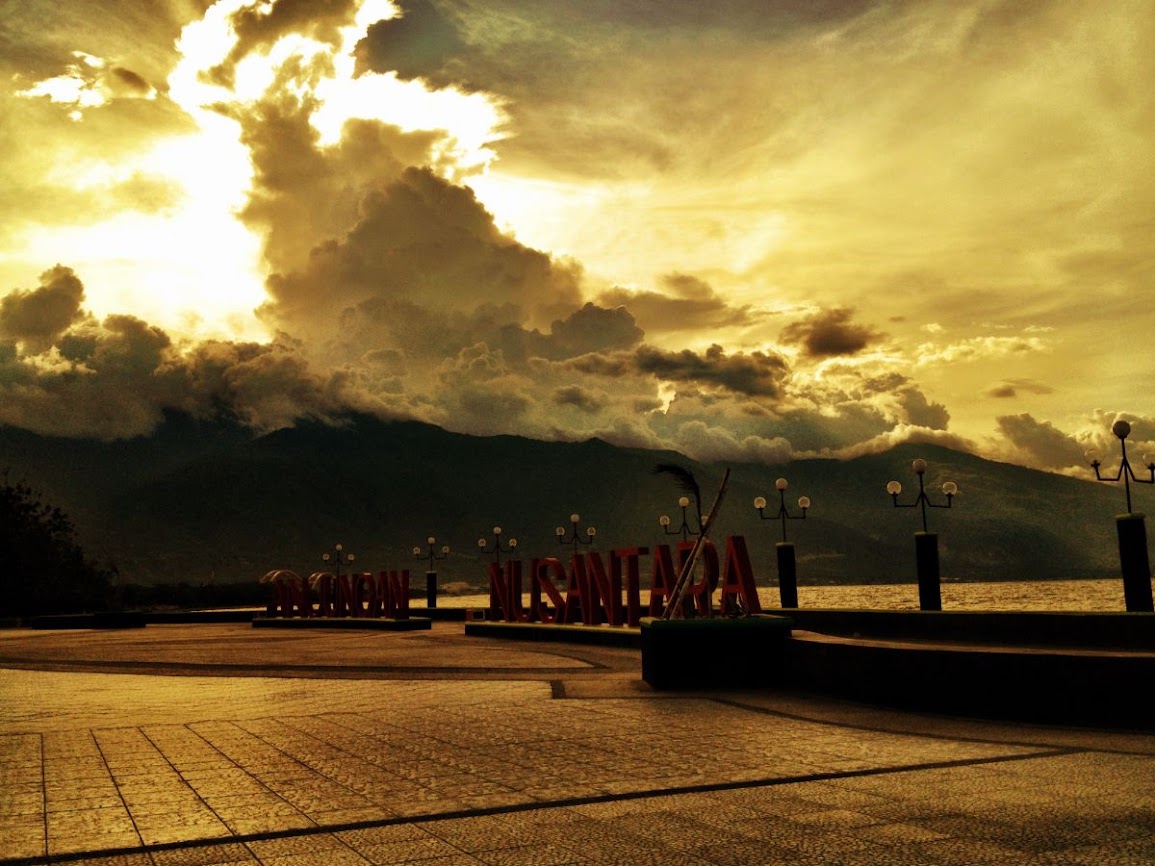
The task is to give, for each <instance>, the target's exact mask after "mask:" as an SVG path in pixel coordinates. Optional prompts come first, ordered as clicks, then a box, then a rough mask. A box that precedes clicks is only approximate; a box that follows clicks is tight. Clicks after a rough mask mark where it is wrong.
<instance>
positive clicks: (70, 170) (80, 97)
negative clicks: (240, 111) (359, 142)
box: [23, 0, 503, 339]
mask: <svg viewBox="0 0 1155 866" xmlns="http://www.w3.org/2000/svg"><path fill="white" fill-rule="evenodd" d="M253 5H254V3H253V2H252V0H220V2H217V3H216V4H214V5H213V6H211V7H210V8H209V9H208V10H207V11H206V12H205V15H204V17H203V18H202V19H201V20H199V21H195V22H193V23H191V24H189V25H188V26H186V27H185V28H184V30H183V31H182V33H181V36H180V39H179V40H178V42H177V46H176V47H177V51H178V53H179V55H180V61H179V63H178V64H177V66H176V67H175V69H174V70H173V72H172V74H171V75H170V77H169V81H168V85H169V87H168V95H169V98H171V99H172V100H173V101H174V102H176V103H177V104H178V105H179V106H180V107H181V108H182V109H183V110H184V111H185V112H186V113H187V114H188V115H189V116H190V117H191V118H192V119H193V120H194V121H195V122H196V125H197V130H196V132H194V133H192V134H189V135H184V136H178V137H170V138H167V139H165V140H162V141H160V142H159V143H157V144H155V145H153V146H152V147H151V148H149V149H146V150H143V151H141V152H138V153H137V154H135V155H134V157H133V158H132V160H131V161H130V162H128V163H121V164H113V163H109V162H108V161H95V160H94V161H91V162H87V163H83V164H70V165H62V166H60V167H59V168H58V170H57V175H58V179H59V180H61V181H62V182H65V183H67V184H68V185H69V186H71V187H72V188H73V189H76V190H78V191H81V190H85V189H91V188H97V187H102V186H104V187H107V186H109V185H113V184H115V183H118V182H123V181H125V180H128V179H130V178H132V177H133V176H146V177H149V178H155V179H160V180H162V181H163V182H164V183H166V184H167V185H169V187H170V190H171V191H172V197H173V200H174V204H173V205H172V207H170V208H168V209H167V210H164V211H163V212H160V213H151V214H144V213H139V212H124V213H120V214H117V215H114V216H111V217H109V218H107V219H104V220H102V221H98V222H95V223H90V224H87V225H83V226H70V227H63V228H55V229H42V230H39V231H37V232H35V233H34V234H33V236H31V237H30V238H29V241H28V244H27V247H26V251H27V252H28V253H29V254H30V255H31V256H35V257H37V258H39V259H40V260H43V261H48V262H53V261H62V262H66V263H67V264H69V265H70V266H71V267H73V268H74V269H75V270H76V271H77V272H78V273H79V274H80V275H81V277H82V279H83V280H84V282H85V285H86V292H87V305H88V306H89V307H90V308H91V309H92V311H93V312H94V313H95V314H96V315H98V316H104V315H107V314H109V313H114V312H119V313H125V312H127V313H132V314H134V315H137V316H140V317H141V318H144V319H146V320H148V321H150V322H152V323H155V324H157V325H160V326H161V327H164V328H166V329H168V330H170V331H171V332H173V333H174V334H176V335H180V336H186V337H195V338H203V337H210V336H222V337H224V336H227V337H230V338H234V339H236V338H244V339H264V338H266V337H267V333H266V332H265V330H264V328H263V326H262V325H261V323H260V322H259V321H258V320H257V319H256V318H255V316H254V315H253V310H254V309H255V308H256V307H257V306H259V305H260V304H261V303H262V302H263V301H264V300H265V299H266V295H265V291H264V278H265V274H264V272H263V268H262V260H261V238H260V237H259V236H258V235H256V234H254V233H253V232H252V231H251V230H250V229H249V228H248V227H246V226H245V225H244V224H243V223H241V222H240V221H239V219H238V218H237V213H238V211H239V209H240V208H241V207H243V206H244V204H245V202H246V200H247V196H248V193H249V190H250V189H251V187H252V182H253V167H252V162H251V159H250V154H249V152H248V149H247V147H246V146H245V145H244V144H243V142H242V141H241V129H240V125H239V123H237V122H236V121H234V120H232V119H229V118H226V117H224V116H223V115H222V114H221V113H220V112H219V111H218V110H217V108H218V107H219V106H221V105H244V104H249V103H252V102H254V101H257V100H259V99H261V98H264V97H266V96H268V95H270V94H272V93H273V91H274V88H281V89H282V92H288V93H292V94H294V95H296V96H298V97H307V98H310V99H312V100H314V101H315V102H316V103H317V105H318V106H319V107H318V109H317V111H316V112H315V114H314V116H313V118H312V122H313V124H314V126H315V127H316V128H317V130H318V132H319V133H320V134H321V143H322V146H327V145H332V144H334V143H336V142H337V141H339V139H340V135H341V129H342V127H343V126H344V124H345V122H346V121H348V120H350V119H352V118H361V119H369V120H380V121H382V122H385V123H389V124H393V125H396V126H398V127H400V128H401V129H403V130H406V131H412V130H440V131H444V132H445V140H444V143H443V144H442V146H441V148H440V150H439V152H437V153H436V154H435V157H436V158H437V160H438V162H439V165H441V166H443V167H444V168H443V169H442V170H444V171H447V172H449V173H450V174H452V175H453V176H454V179H457V178H460V177H462V176H467V175H469V174H471V173H474V172H476V171H479V170H481V169H483V168H484V167H486V166H487V165H488V164H489V163H490V162H491V161H492V160H493V158H494V154H493V152H492V151H491V150H490V149H489V148H488V146H487V145H488V144H489V143H490V142H492V141H494V140H495V139H497V138H498V137H499V136H498V133H497V132H496V130H497V129H498V127H499V126H500V125H501V123H502V122H503V116H502V112H501V110H500V108H499V107H498V106H497V105H496V104H495V103H494V102H492V101H491V100H489V99H488V98H486V97H485V96H483V95H480V94H463V93H460V92H458V91H456V90H452V89H448V90H441V91H430V90H428V89H426V88H425V87H424V86H423V85H421V84H420V83H418V82H401V81H398V80H397V78H396V76H394V75H392V74H388V75H378V74H364V75H362V76H361V77H359V78H354V76H353V71H354V59H353V55H352V52H353V49H354V46H355V45H356V44H357V42H358V40H360V39H361V38H362V37H363V36H364V33H365V31H366V29H367V28H368V27H369V26H370V25H371V24H373V23H374V22H376V21H379V20H382V19H386V18H391V17H393V16H394V15H396V14H397V10H396V9H395V8H394V7H393V6H392V5H391V4H390V3H388V2H386V0H364V2H362V3H361V5H360V6H359V8H358V12H357V13H356V18H355V23H354V25H353V26H350V27H346V28H344V29H343V30H342V33H341V37H342V38H341V43H342V44H341V45H340V46H339V47H338V48H337V50H335V51H334V49H333V47H332V46H330V45H327V44H324V43H321V42H318V41H315V40H312V39H308V38H305V37H303V36H299V35H290V36H285V37H283V38H282V39H280V40H278V41H277V42H276V43H275V44H273V45H272V46H270V47H268V48H267V50H265V51H264V52H254V53H251V54H250V55H248V56H247V57H245V58H244V59H243V60H242V61H241V62H240V63H239V64H237V67H236V74H235V79H234V83H233V85H232V87H225V86H223V85H221V84H215V83H212V82H210V81H209V80H207V79H206V77H205V76H204V73H205V72H206V71H207V70H210V69H212V68H213V67H215V66H217V65H219V64H220V63H221V62H222V61H224V60H225V59H226V58H227V57H228V54H229V52H230V51H231V50H232V49H233V47H234V46H235V45H236V43H237V38H238V37H237V34H236V32H235V30H234V29H233V27H232V25H231V23H230V20H231V18H232V16H233V15H234V14H235V13H236V12H237V11H239V10H241V9H244V8H249V7H252V6H253ZM272 8H273V4H272V3H270V4H268V5H267V7H266V11H271V9H272ZM75 57H76V58H77V62H76V63H74V64H72V65H71V66H70V67H69V68H68V71H67V73H66V74H64V75H61V76H57V77H55V78H51V79H46V80H44V81H41V82H39V83H37V84H35V85H33V86H32V87H30V88H29V89H27V90H25V91H24V92H23V95H25V96H28V97H30V98H31V97H34V96H47V97H48V98H50V99H51V100H52V101H54V102H58V103H63V104H65V105H67V106H69V107H70V108H71V113H70V116H71V117H73V119H75V120H77V121H81V122H82V121H83V118H84V112H85V111H86V110H89V109H93V108H97V107H99V106H102V105H105V104H107V103H108V101H109V100H110V99H111V98H114V96H115V94H110V93H109V92H108V90H107V88H103V89H102V85H101V82H100V79H99V77H98V75H99V73H100V71H101V70H102V69H103V67H104V65H105V63H104V61H103V60H101V59H100V58H96V57H90V56H89V55H85V54H82V53H79V52H78V53H76V54H75ZM318 57H321V58H323V59H327V61H328V65H329V68H331V69H333V70H334V72H333V74H332V75H331V76H324V77H320V78H319V79H310V78H308V77H306V76H298V77H294V76H291V75H289V76H286V75H281V74H280V73H281V71H282V70H284V69H285V68H286V65H287V64H293V63H296V64H300V65H301V66H302V67H308V66H310V64H309V61H310V60H312V59H315V58H318ZM289 68H291V67H289ZM314 68H320V66H319V65H318V66H317V67H314Z"/></svg>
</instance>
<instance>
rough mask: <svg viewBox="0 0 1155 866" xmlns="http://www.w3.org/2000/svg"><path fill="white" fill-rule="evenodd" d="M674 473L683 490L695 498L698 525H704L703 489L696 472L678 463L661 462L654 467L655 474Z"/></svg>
mask: <svg viewBox="0 0 1155 866" xmlns="http://www.w3.org/2000/svg"><path fill="white" fill-rule="evenodd" d="M662 473H665V474H667V475H673V476H674V478H675V479H677V482H678V487H679V488H681V490H682V492H683V493H685V494H686V495H687V496H689V497H691V498H692V499H693V500H694V513H695V514H696V515H697V517H698V525H699V526H701V525H702V491H701V489H700V488H699V487H698V481H697V479H696V478H694V473H693V472H691V471H690V470H689V469H687V468H686V467H684V466H679V465H678V464H677V463H659V464H658V465H657V466H655V467H654V474H655V475H661V474H662Z"/></svg>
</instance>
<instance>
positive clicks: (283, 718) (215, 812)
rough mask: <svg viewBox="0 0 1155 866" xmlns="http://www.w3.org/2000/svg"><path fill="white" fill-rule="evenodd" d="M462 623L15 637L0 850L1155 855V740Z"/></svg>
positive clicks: (812, 860)
mask: <svg viewBox="0 0 1155 866" xmlns="http://www.w3.org/2000/svg"><path fill="white" fill-rule="evenodd" d="M462 628H463V627H462V625H461V624H460V623H434V627H433V629H432V630H431V631H428V632H416V633H414V632H410V633H387V632H372V633H359V632H350V631H328V630H308V631H299V632H294V631H280V630H278V631H265V630H256V629H252V628H251V627H249V626H247V625H172V626H149V627H148V628H146V629H137V630H131V631H35V632H33V631H18V630H11V631H0V864H13V863H47V862H60V863H68V862H71V863H86V864H96V863H102V864H103V863H108V864H112V863H116V864H158V866H165V864H173V866H176V864H188V866H209V864H241V863H249V864H256V863H261V864H269V866H272V864H284V866H290V864H294V866H304V864H311V863H317V864H330V863H333V864H344V863H356V864H364V863H376V864H396V863H421V864H427V866H451V864H454V866H455V864H478V863H487V864H568V863H575V864H577V863H622V864H635V863H658V864H667V863H668V864H773V863H788V864H937V863H942V864H984V863H991V864H1149V863H1155V737H1152V736H1151V735H1148V734H1132V733H1127V732H1119V731H1113V732H1103V731H1093V730H1080V729H1060V728H1044V727H1032V726H1025V725H1011V724H1001V723H991V722H981V721H970V720H964V719H953V718H945V717H935V716H920V715H915V714H906V713H897V712H891V711H886V710H879V709H875V708H870V707H866V706H860V705H855V704H849V703H841V702H836V701H831V700H827V699H820V698H814V697H808V696H805V695H798V694H781V693H770V692H731V693H702V694H673V695H672V694H668V693H656V692H652V691H651V690H650V689H649V688H648V687H647V686H646V685H645V684H644V683H643V682H642V681H641V677H640V657H639V654H638V652H637V651H636V650H628V649H615V648H607V647H591V646H580V647H579V646H573V647H571V646H565V645H559V644H549V645H534V644H528V645H527V644H525V643H523V642H513V643H506V642H503V641H495V640H486V639H477V638H466V637H464V635H463V634H462Z"/></svg>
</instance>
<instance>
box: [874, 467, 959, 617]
mask: <svg viewBox="0 0 1155 866" xmlns="http://www.w3.org/2000/svg"><path fill="white" fill-rule="evenodd" d="M911 468H912V469H914V472H915V474H916V475H917V476H918V496H917V497H916V498H915V500H914V502H910V503H900V502H899V501H898V494H900V493H902V485H901V484H899V483H898V482H897V481H891V482H889V483H888V484H887V485H886V492H887V493H889V494H890V498H891V500H892V501H893V502H894V507H895V508H921V510H922V532H916V533H915V534H914V561H915V570H916V572H917V574H918V606H919V608H920V609H921V610H942V592H941V589H940V586H939V569H938V535H937V533H934V532H928V531H927V528H926V510H927V508H950V507H951V506H952V504H953V503H954V497H955V494H956V493H958V485H957V484H955V483H954V482H953V481H947V482H946V483H945V484H943V486H942V492H943V493H944V494H946V503H945V504H944V503H934V502H931V501H930V497H929V496H927V495H926V487H925V486H924V484H923V480H924V479H923V476H924V475H926V461H925V460H923V459H921V458H920V459H918V460H915V461H914V462H913V463H911Z"/></svg>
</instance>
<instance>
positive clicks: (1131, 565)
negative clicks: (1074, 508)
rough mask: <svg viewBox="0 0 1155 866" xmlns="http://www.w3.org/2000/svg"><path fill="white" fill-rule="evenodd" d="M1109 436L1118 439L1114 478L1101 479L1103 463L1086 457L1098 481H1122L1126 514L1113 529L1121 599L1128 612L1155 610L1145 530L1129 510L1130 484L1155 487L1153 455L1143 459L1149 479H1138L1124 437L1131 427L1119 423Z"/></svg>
mask: <svg viewBox="0 0 1155 866" xmlns="http://www.w3.org/2000/svg"><path fill="white" fill-rule="evenodd" d="M1111 432H1112V433H1114V434H1115V435H1116V436H1117V437H1118V439H1119V448H1120V449H1121V451H1122V459H1121V460H1120V462H1119V471H1118V472H1116V473H1115V477H1114V478H1111V477H1107V478H1104V477H1103V476H1102V475H1101V474H1100V473H1099V467H1100V466H1102V465H1103V464H1102V462H1101V461H1100V459H1099V455H1098V454H1097V453H1095V452H1094V451H1088V452H1087V457H1088V459H1089V460H1090V462H1091V467H1092V468H1093V469H1094V470H1095V478H1096V479H1097V480H1098V481H1118V480H1119V479H1120V478H1122V479H1123V489H1124V490H1125V491H1126V496H1127V511H1126V513H1124V514H1118V515H1116V516H1115V525H1116V527H1117V529H1118V531H1119V565H1120V567H1121V569H1122V572H1123V598H1124V601H1125V603H1126V605H1127V610H1128V611H1150V610H1155V605H1153V604H1152V598H1151V564H1150V562H1149V560H1148V559H1147V526H1146V524H1145V522H1144V520H1145V518H1144V515H1143V514H1142V513H1137V512H1133V511H1132V510H1131V482H1132V481H1134V482H1135V483H1136V484H1155V455H1147V456H1144V457H1143V462H1144V463H1145V464H1146V465H1147V470H1148V471H1149V472H1150V473H1151V477H1150V478H1139V477H1137V476H1136V475H1135V470H1134V469H1132V468H1131V462H1130V461H1129V460H1128V459H1127V437H1128V436H1130V435H1131V424H1130V423H1129V422H1127V421H1124V420H1123V419H1121V418H1120V419H1119V420H1118V421H1116V422H1115V423H1114V424H1113V425H1112V426H1111Z"/></svg>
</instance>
